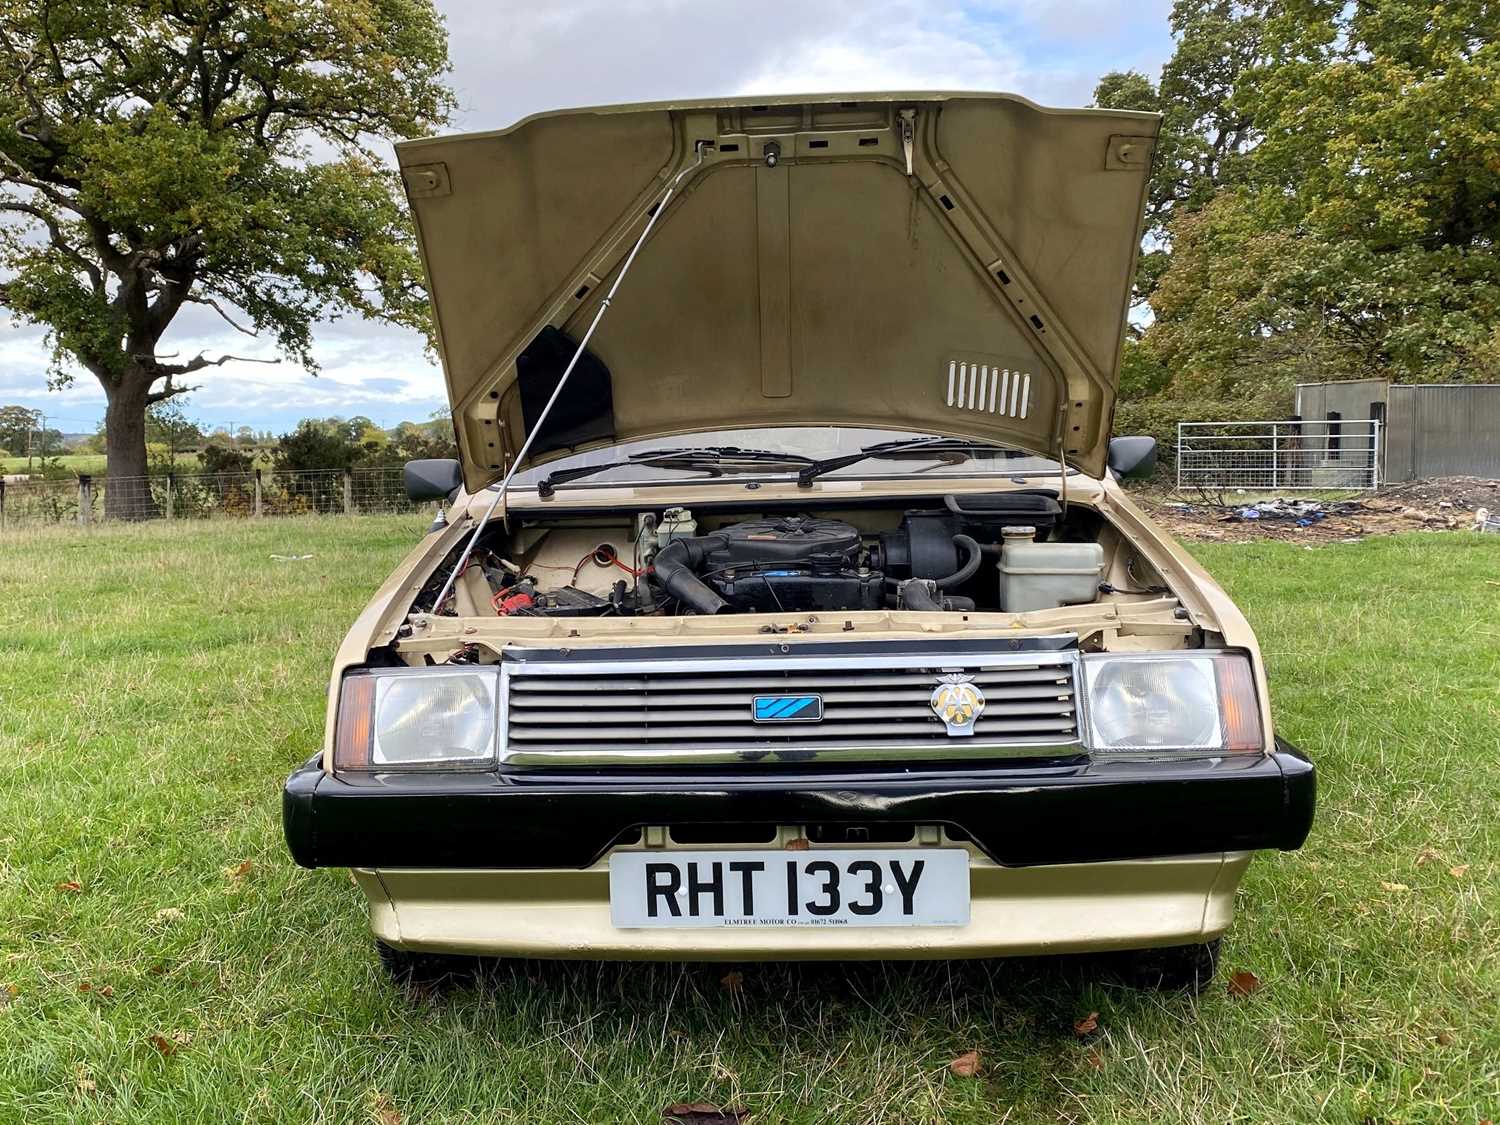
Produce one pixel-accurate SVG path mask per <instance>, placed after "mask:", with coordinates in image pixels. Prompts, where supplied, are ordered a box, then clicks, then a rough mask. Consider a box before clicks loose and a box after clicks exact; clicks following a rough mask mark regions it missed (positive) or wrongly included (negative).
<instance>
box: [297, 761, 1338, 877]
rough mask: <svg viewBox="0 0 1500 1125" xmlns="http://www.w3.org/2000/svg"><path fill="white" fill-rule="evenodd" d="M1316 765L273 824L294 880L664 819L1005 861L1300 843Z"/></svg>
mask: <svg viewBox="0 0 1500 1125" xmlns="http://www.w3.org/2000/svg"><path fill="white" fill-rule="evenodd" d="M1315 803H1316V782H1315V778H1314V773H1313V766H1312V763H1311V762H1309V761H1308V760H1307V758H1306V757H1304V756H1303V755H1302V754H1301V753H1300V752H1299V751H1298V750H1297V749H1296V748H1295V747H1293V746H1291V745H1290V744H1289V743H1286V742H1283V741H1281V740H1280V739H1278V740H1277V743H1276V752H1275V753H1274V754H1272V755H1270V756H1269V757H1260V756H1257V757H1253V758H1248V757H1247V758H1238V759H1237V758H1223V759H1218V760H1213V761H1186V762H1163V761H1156V762H1130V761H1113V762H1112V761H1093V762H1089V763H1086V764H1082V765H1070V766H1051V767H1032V768H1027V767H1021V768H1010V769H995V768H986V769H980V770H976V769H972V768H955V769H952V770H936V769H929V770H923V771H920V772H917V771H912V770H906V771H887V772H883V773H876V772H866V773H859V774H855V773H847V772H841V773H837V774H798V775H792V774H789V773H781V772H778V773H776V774H774V775H772V774H770V773H768V772H764V771H762V772H756V773H751V772H745V773H740V774H735V775H732V776H731V775H724V774H715V775H713V776H712V777H695V778H685V777H681V776H677V777H669V776H653V777H632V778H608V777H601V776H597V775H595V776H590V777H570V778H567V779H544V778H526V779H516V778H508V777H504V776H500V775H496V774H472V773H471V774H453V773H445V774H376V775H371V776H361V777H354V778H350V777H343V776H339V777H335V776H330V775H329V774H326V773H324V772H323V768H322V766H321V764H320V762H319V760H318V759H316V758H314V759H313V760H312V761H310V762H308V763H307V764H306V765H304V766H303V767H302V768H301V769H299V770H297V771H296V772H295V773H293V774H292V776H291V777H289V778H288V779H287V782H286V788H285V791H284V792H283V794H282V819H283V825H284V827H285V830H286V840H287V845H288V846H289V847H290V848H291V852H292V857H293V858H294V859H295V860H296V861H297V862H298V863H299V864H301V865H302V866H303V867H447V868H539V867H540V868H548V867H550V868H583V867H588V866H589V865H591V864H592V863H594V862H595V861H596V860H598V859H599V857H600V856H601V855H603V854H604V853H605V851H607V850H608V849H609V847H610V846H611V845H612V844H613V843H615V841H617V840H618V839H620V837H621V836H622V835H623V834H624V833H626V832H628V831H629V830H631V829H633V828H640V827H645V826H649V825H677V824H725V823H746V824H840V823H842V824H856V823H857V824H913V825H916V824H943V825H949V826H952V827H956V828H958V829H961V830H962V831H963V832H964V833H966V834H967V835H968V836H969V837H970V838H971V839H972V840H973V841H974V843H975V845H976V846H977V847H978V848H979V849H980V850H981V851H983V852H984V853H985V854H986V855H987V856H989V857H990V858H991V859H992V860H994V861H995V862H997V863H1002V864H1006V865H1008V866H1031V865H1036V864H1047V863H1088V862H1098V861H1101V860H1112V859H1137V858H1141V857H1145V856H1164V855H1195V854H1200V853H1204V852H1224V851H1247V850H1254V849H1261V848H1280V849H1283V850H1287V851H1290V850H1292V849H1294V848H1297V847H1300V846H1301V844H1302V841H1303V840H1305V839H1306V838H1307V833H1308V831H1309V829H1311V827H1312V820H1313V808H1314V805H1315Z"/></svg>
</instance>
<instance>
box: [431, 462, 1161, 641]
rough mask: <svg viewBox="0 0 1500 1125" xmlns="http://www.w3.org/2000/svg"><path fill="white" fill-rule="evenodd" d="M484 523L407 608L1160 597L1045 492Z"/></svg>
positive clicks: (827, 607)
mask: <svg viewBox="0 0 1500 1125" xmlns="http://www.w3.org/2000/svg"><path fill="white" fill-rule="evenodd" d="M487 530H488V531H489V534H487V535H486V537H485V538H484V540H482V541H481V543H480V544H479V546H478V547H477V549H476V550H475V552H474V554H473V555H472V557H471V558H470V562H469V565H468V567H467V569H466V571H465V573H464V575H463V576H462V579H463V580H462V581H460V582H459V583H458V584H457V585H456V587H455V590H454V595H453V597H452V599H451V604H445V605H444V606H442V607H431V599H432V598H434V597H435V596H436V594H437V589H436V587H435V586H433V585H432V584H431V583H429V586H428V587H427V588H424V590H423V592H422V595H421V596H419V597H418V599H417V606H416V607H414V608H428V607H431V608H434V609H437V611H438V612H439V613H442V612H449V613H455V612H456V613H458V614H459V615H461V616H466V615H470V614H471V613H472V614H473V615H480V616H482V615H485V614H486V613H487V612H488V613H492V614H494V615H496V616H498V617H528V618H536V617H541V618H579V617H636V616H658V617H660V616H719V615H724V614H762V613H830V612H854V611H860V610H893V609H894V610H913V611H925V612H933V611H938V612H955V613H969V612H981V613H985V612H988V613H994V612H1007V613H1018V612H1029V611H1034V610H1041V609H1051V608H1057V607H1061V606H1066V605H1080V604H1086V603H1090V602H1094V601H1097V600H1099V599H1100V598H1101V597H1103V596H1112V595H1149V596H1153V597H1156V596H1160V595H1162V594H1164V593H1166V592H1167V590H1166V586H1165V585H1164V584H1163V583H1162V581H1161V578H1160V577H1159V576H1158V575H1156V573H1155V571H1154V570H1151V569H1150V568H1149V567H1147V566H1146V565H1145V564H1143V563H1141V562H1140V560H1138V559H1136V558H1135V556H1134V555H1133V553H1129V554H1128V555H1127V557H1125V558H1123V559H1121V558H1117V557H1116V556H1118V555H1120V554H1121V552H1122V551H1124V550H1126V549H1127V545H1125V544H1124V541H1123V540H1122V539H1120V538H1119V536H1118V535H1117V534H1116V533H1114V532H1113V530H1112V529H1111V528H1110V527H1109V525H1108V524H1107V522H1106V521H1104V520H1103V519H1102V517H1101V516H1100V515H1099V514H1098V513H1097V512H1096V511H1094V510H1093V509H1091V508H1088V507H1085V506H1080V505H1071V506H1069V508H1068V509H1067V510H1066V511H1065V510H1064V508H1063V506H1062V505H1061V504H1060V503H1059V500H1058V498H1057V496H1056V494H1055V493H1053V492H1051V491H1049V490H1040V489H1039V490H1013V491H1009V492H997V493H985V494H964V495H961V496H960V495H945V496H938V497H933V498H931V499H930V501H927V502H924V503H921V504H920V505H919V506H911V507H904V506H903V507H899V508H898V507H894V506H886V505H881V506H873V507H871V506H866V507H860V508H849V509H845V510H805V509H801V510H797V509H790V508H788V509H787V510H769V509H768V510H761V511H723V510H720V511H708V510H703V511H699V512H697V513H695V512H693V511H692V510H689V509H687V508H681V507H674V508H667V509H664V510H656V511H638V512H630V513H622V514H612V513H598V512H592V513H576V514H570V513H559V514H558V515H556V516H552V515H550V514H548V515H547V516H545V517H542V516H534V515H532V514H531V513H526V514H524V515H522V514H521V513H517V515H516V517H515V518H513V520H512V523H511V526H510V528H509V529H508V530H506V529H504V528H502V527H494V528H492V529H487ZM1137 567H1143V568H1144V569H1143V571H1142V573H1140V574H1137V572H1136V569H1135V568H1137ZM439 573H440V574H441V568H440V570H439ZM1122 576H1123V577H1124V581H1121V577H1122ZM1106 578H1113V579H1114V582H1115V584H1114V585H1111V583H1110V582H1109V581H1106ZM424 599H426V601H425V605H424ZM429 611H430V610H429Z"/></svg>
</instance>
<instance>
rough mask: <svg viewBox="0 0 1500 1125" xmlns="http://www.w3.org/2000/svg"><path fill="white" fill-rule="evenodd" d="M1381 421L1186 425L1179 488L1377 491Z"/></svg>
mask: <svg viewBox="0 0 1500 1125" xmlns="http://www.w3.org/2000/svg"><path fill="white" fill-rule="evenodd" d="M1380 440H1381V424H1380V421H1379V419H1375V418H1359V419H1352V420H1351V419H1344V418H1330V419H1325V420H1322V421H1318V422H1300V421H1274V422H1179V423H1177V487H1178V489H1179V490H1181V489H1185V488H1187V489H1218V488H1243V489H1246V490H1247V491H1250V490H1253V491H1256V492H1264V491H1272V492H1283V491H1292V490H1294V489H1328V490H1334V489H1346V488H1375V487H1377V486H1378V485H1379V484H1380V458H1379V456H1378V452H1379V449H1380Z"/></svg>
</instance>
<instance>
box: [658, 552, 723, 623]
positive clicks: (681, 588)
mask: <svg viewBox="0 0 1500 1125" xmlns="http://www.w3.org/2000/svg"><path fill="white" fill-rule="evenodd" d="M722 545H723V544H722V541H721V540H715V538H714V537H713V536H708V535H705V536H702V537H698V538H683V539H674V540H672V542H670V543H668V544H667V545H666V546H665V547H663V548H662V549H661V550H660V551H658V552H657V554H656V559H655V560H654V561H653V562H652V564H651V571H652V577H653V578H654V579H655V580H656V584H657V585H658V586H660V587H661V588H662V589H663V590H664V591H666V592H667V593H668V594H671V595H672V597H674V598H676V599H677V600H678V601H680V602H681V603H682V604H683V605H685V606H687V607H688V608H689V609H691V610H692V611H693V612H694V613H701V614H703V615H705V616H712V615H713V614H715V613H723V612H724V611H725V610H726V609H728V608H729V603H728V602H726V601H725V600H724V599H723V598H721V597H719V595H718V594H716V593H714V592H713V590H711V589H710V588H709V587H708V585H707V584H706V583H704V581H703V580H702V579H701V578H699V577H698V576H697V575H696V574H694V573H693V571H694V570H695V569H696V568H698V567H700V566H702V565H703V560H704V559H705V558H706V557H707V555H708V551H709V550H710V548H711V547H712V546H722Z"/></svg>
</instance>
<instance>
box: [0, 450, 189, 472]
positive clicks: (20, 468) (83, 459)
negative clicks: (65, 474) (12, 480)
mask: <svg viewBox="0 0 1500 1125" xmlns="http://www.w3.org/2000/svg"><path fill="white" fill-rule="evenodd" d="M55 460H56V461H57V463H58V464H59V465H61V466H62V467H63V468H64V469H67V470H68V471H69V472H72V473H88V474H90V475H94V476H98V475H100V474H102V473H103V472H104V454H102V453H64V454H62V455H61V456H59V457H57V458H55ZM195 460H196V458H195ZM26 471H27V468H26V457H25V456H24V455H22V456H20V457H0V472H4V473H24V472H26ZM31 471H33V472H41V458H40V457H34V458H32V461H31Z"/></svg>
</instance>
